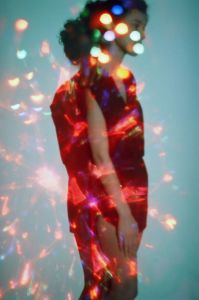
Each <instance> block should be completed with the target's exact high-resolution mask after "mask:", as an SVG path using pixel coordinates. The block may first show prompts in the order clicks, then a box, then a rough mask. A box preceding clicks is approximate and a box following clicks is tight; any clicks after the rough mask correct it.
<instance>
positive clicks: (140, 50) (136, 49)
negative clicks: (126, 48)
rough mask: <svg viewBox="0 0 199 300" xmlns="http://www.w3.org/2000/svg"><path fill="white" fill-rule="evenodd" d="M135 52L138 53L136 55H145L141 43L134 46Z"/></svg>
mask: <svg viewBox="0 0 199 300" xmlns="http://www.w3.org/2000/svg"><path fill="white" fill-rule="evenodd" d="M133 51H134V52H135V53H136V54H143V53H144V46H143V45H142V44H140V43H136V44H135V45H134V46H133Z"/></svg>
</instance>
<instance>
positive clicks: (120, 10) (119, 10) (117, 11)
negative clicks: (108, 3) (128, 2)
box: [111, 5, 124, 16]
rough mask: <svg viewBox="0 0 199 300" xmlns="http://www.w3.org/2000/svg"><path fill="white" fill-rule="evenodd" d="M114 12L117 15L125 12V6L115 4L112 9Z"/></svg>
mask: <svg viewBox="0 0 199 300" xmlns="http://www.w3.org/2000/svg"><path fill="white" fill-rule="evenodd" d="M111 11H112V13H113V14H114V15H116V16H119V15H121V14H123V12H124V8H123V7H122V6H121V5H114V6H113V7H112V9H111Z"/></svg>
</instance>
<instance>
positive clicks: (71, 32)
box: [60, 18, 91, 64]
mask: <svg viewBox="0 0 199 300" xmlns="http://www.w3.org/2000/svg"><path fill="white" fill-rule="evenodd" d="M60 42H61V43H62V44H63V45H64V52H65V55H66V56H67V57H68V58H69V59H70V60H71V62H72V63H73V64H76V63H77V61H78V60H79V58H81V57H82V56H85V55H88V54H89V52H90V48H91V41H90V38H89V35H88V34H87V32H86V30H85V24H84V21H83V20H82V19H81V18H77V19H74V20H68V21H67V22H66V23H65V24H64V30H62V31H61V32H60Z"/></svg>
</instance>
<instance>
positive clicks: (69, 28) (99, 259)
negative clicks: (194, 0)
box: [50, 0, 148, 300]
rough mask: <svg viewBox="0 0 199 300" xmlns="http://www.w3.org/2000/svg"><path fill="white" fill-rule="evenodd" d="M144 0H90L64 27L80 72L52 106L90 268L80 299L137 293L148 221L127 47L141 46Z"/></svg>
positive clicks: (73, 225)
mask: <svg viewBox="0 0 199 300" xmlns="http://www.w3.org/2000/svg"><path fill="white" fill-rule="evenodd" d="M147 21H148V15H147V4H146V2H145V1H144V0H101V1H99V0H97V1H95V2H94V1H88V2H87V3H86V5H85V7H84V9H83V11H82V12H81V13H80V15H79V16H78V18H77V19H76V20H69V21H67V22H66V23H65V25H64V30H62V31H61V32H60V40H61V42H62V43H63V45H64V52H65V54H66V56H67V57H68V58H69V59H70V61H71V62H72V63H73V64H76V65H79V67H80V68H79V71H78V72H77V73H76V74H75V75H74V76H73V77H72V78H71V80H69V81H67V82H65V83H64V84H63V85H62V86H61V87H60V88H59V89H58V90H57V91H56V93H55V96H54V99H53V102H52V104H51V105H50V109H51V112H52V118H53V121H54V125H55V128H56V133H57V139H58V144H59V149H60V155H61V159H62V162H63V164H64V165H65V167H66V171H67V173H68V176H69V182H68V195H67V208H68V217H69V222H70V231H71V232H72V233H74V237H75V239H76V243H77V247H78V251H79V255H80V258H81V262H82V267H83V271H84V280H85V282H84V289H83V291H82V293H81V296H80V298H79V299H81V300H86V299H88V300H89V299H110V300H111V299H112V300H113V299H114V300H132V299H134V298H135V297H136V295H137V251H138V247H139V244H140V241H141V238H142V234H143V231H144V229H145V228H146V223H147V207H148V200H147V199H148V174H147V170H146V166H145V163H144V159H143V156H144V119H143V112H142V107H141V105H140V103H139V101H138V99H137V96H136V81H135V78H134V75H133V73H132V72H131V71H130V70H128V69H127V68H126V67H124V66H122V60H123V58H124V56H125V54H130V55H131V56H136V55H138V54H139V53H141V52H142V51H143V44H142V40H143V39H144V38H145V33H144V31H145V27H146V24H147Z"/></svg>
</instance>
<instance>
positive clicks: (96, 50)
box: [90, 46, 101, 57]
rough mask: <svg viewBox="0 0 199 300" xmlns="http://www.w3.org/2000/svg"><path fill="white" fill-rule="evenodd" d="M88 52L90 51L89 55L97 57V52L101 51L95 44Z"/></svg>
mask: <svg viewBox="0 0 199 300" xmlns="http://www.w3.org/2000/svg"><path fill="white" fill-rule="evenodd" d="M90 53H91V55H92V56H93V57H98V56H99V54H100V53H101V49H100V48H99V47H95V46H94V47H92V48H91V51H90Z"/></svg>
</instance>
